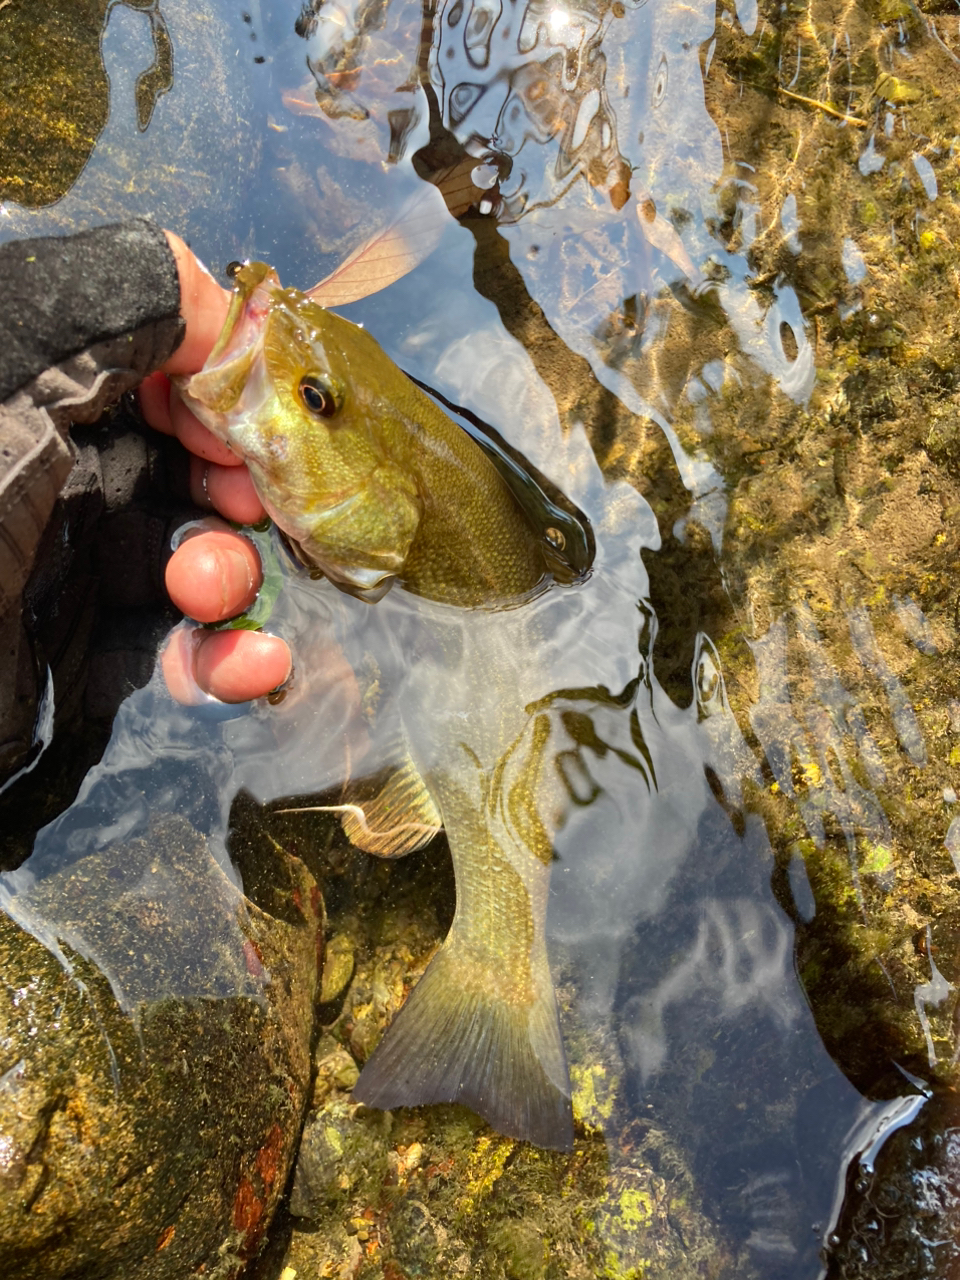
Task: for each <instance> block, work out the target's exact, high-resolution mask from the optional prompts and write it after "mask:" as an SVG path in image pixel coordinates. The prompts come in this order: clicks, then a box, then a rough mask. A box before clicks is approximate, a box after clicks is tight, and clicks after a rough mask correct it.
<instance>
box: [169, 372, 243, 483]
mask: <svg viewBox="0 0 960 1280" xmlns="http://www.w3.org/2000/svg"><path fill="white" fill-rule="evenodd" d="M170 422H171V425H172V427H173V432H174V435H175V436H176V437H177V439H178V440H179V441H180V443H181V444H182V445H183V446H184V448H185V449H189V450H190V452H191V453H195V454H196V455H197V457H198V458H206V460H207V462H216V463H219V465H220V466H221V467H239V466H242V465H243V459H242V458H238V457H237V455H236V454H235V453H233V452H232V450H231V449H230V448H229V447H228V446H227V445H226V444H224V442H223V441H222V440H220V439H218V438H217V437H216V436H215V435H214V434H213V432H212V431H211V430H210V429H209V428H208V427H205V426H204V425H203V423H202V422H201V421H200V419H199V418H198V417H197V416H196V414H195V413H193V412H192V411H191V410H190V409H188V408H187V406H186V405H185V404H184V402H183V401H182V400H181V398H180V396H179V394H178V393H177V390H176V388H172V389H171V393H170Z"/></svg>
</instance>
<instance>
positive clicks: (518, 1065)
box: [353, 938, 573, 1151]
mask: <svg viewBox="0 0 960 1280" xmlns="http://www.w3.org/2000/svg"><path fill="white" fill-rule="evenodd" d="M451 941H452V940H451V939H450V938H448V939H447V942H446V943H445V944H444V945H443V947H441V949H440V950H439V951H438V952H437V954H436V955H435V956H434V958H433V959H432V960H431V962H430V964H429V966H428V967H427V971H426V973H424V975H423V977H422V978H421V979H420V981H419V982H418V983H417V985H416V986H415V987H414V989H413V991H412V992H411V993H410V995H409V996H408V998H407V1002H406V1004H405V1005H404V1006H403V1008H402V1009H401V1010H400V1012H399V1013H398V1014H397V1016H396V1017H395V1018H394V1020H393V1022H392V1023H391V1024H390V1026H389V1027H388V1028H387V1030H386V1032H385V1034H384V1037H383V1039H382V1040H381V1042H380V1044H379V1045H378V1046H377V1048H376V1050H375V1051H374V1053H373V1054H372V1056H371V1057H370V1060H369V1061H368V1062H367V1064H366V1066H365V1067H364V1068H363V1071H362V1072H361V1073H360V1079H359V1080H358V1081H357V1084H356V1087H355V1088H354V1091H353V1096H354V1097H355V1098H356V1099H357V1101H358V1102H364V1103H366V1104H367V1105H369V1106H371V1107H383V1108H384V1109H385V1110H391V1109H392V1108H393V1107H418V1106H421V1105H424V1104H426V1103H430V1102H462V1103H463V1104H464V1105H465V1106H467V1107H469V1108H470V1109H471V1110H472V1111H476V1112H477V1114H478V1115H480V1116H482V1117H483V1118H484V1120H486V1121H487V1122H488V1124H490V1125H491V1126H492V1127H493V1128H494V1129H496V1130H498V1131H499V1132H500V1133H504V1134H506V1135H507V1136H508V1137H511V1138H522V1139H524V1140H525V1141H527V1142H532V1143H533V1144H534V1145H535V1146H538V1147H551V1148H553V1149H554V1150H557V1151H569V1150H570V1149H571V1148H572V1146H573V1113H572V1108H571V1105H570V1080H569V1076H568V1074H567V1064H566V1058H565V1057H564V1052H563V1043H562V1041H561V1039H560V1024H559V1020H558V1017H557V1006H556V1000H555V998H554V995H553V988H552V986H551V984H550V983H549V981H548V982H546V983H545V984H544V985H545V988H546V993H547V994H546V995H545V996H543V997H541V998H539V999H537V1000H535V1001H534V1003H533V1005H532V1006H531V1005H522V1004H518V1003H517V1002H516V1001H509V1000H507V999H502V998H500V997H498V996H497V995H496V994H494V992H493V991H492V990H491V988H494V989H495V986H496V983H495V982H490V983H477V982H476V981H475V978H476V974H475V973H473V974H471V973H470V972H469V971H468V972H467V974H466V978H467V981H466V982H465V981H464V977H465V974H464V969H463V966H462V964H460V963H458V961H457V959H456V952H455V943H454V945H453V946H451Z"/></svg>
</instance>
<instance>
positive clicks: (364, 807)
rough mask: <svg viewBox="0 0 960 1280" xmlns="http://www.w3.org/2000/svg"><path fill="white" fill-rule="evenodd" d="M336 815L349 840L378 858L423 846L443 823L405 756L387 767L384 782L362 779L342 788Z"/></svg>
mask: <svg viewBox="0 0 960 1280" xmlns="http://www.w3.org/2000/svg"><path fill="white" fill-rule="evenodd" d="M331 807H332V808H335V809H336V810H337V811H338V812H339V813H340V815H341V819H340V820H341V823H342V824H343V830H344V834H345V835H346V837H347V839H348V840H349V841H350V842H351V844H355V845H356V846H357V848H358V849H363V850H364V852H366V853H375V854H376V855H377V856H378V857H381V858H398V857H400V856H401V855H402V854H405V853H412V852H413V850H414V849H420V848H422V847H423V845H425V844H427V843H428V842H429V841H430V840H432V839H433V837H434V836H435V835H436V834H437V832H438V831H439V830H440V829H441V828H442V826H443V819H442V818H441V817H440V814H439V812H438V810H437V806H436V805H435V804H434V802H433V797H432V796H431V795H430V792H429V791H428V790H427V784H426V783H425V782H424V780H423V778H421V776H420V774H419V772H418V771H417V767H416V765H415V764H414V763H413V761H412V760H411V759H410V757H409V756H405V757H404V759H403V760H402V761H401V762H400V764H399V765H398V766H397V767H396V768H394V769H392V770H391V772H390V774H389V776H388V777H387V778H386V780H385V781H383V782H381V781H380V780H379V779H377V780H376V782H372V781H371V780H364V781H361V782H357V783H349V784H348V785H347V786H346V787H345V788H344V793H343V803H342V804H340V805H336V806H331Z"/></svg>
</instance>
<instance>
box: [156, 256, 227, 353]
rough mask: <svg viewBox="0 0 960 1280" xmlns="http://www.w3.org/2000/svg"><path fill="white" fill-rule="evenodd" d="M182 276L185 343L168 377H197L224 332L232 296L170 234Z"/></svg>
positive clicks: (182, 313) (182, 311)
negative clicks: (188, 374)
mask: <svg viewBox="0 0 960 1280" xmlns="http://www.w3.org/2000/svg"><path fill="white" fill-rule="evenodd" d="M166 237H167V240H168V241H169V244H170V248H171V249H172V250H173V256H174V258H175V259H176V262H177V271H178V273H179V276H180V314H181V315H182V316H183V318H184V320H186V322H187V331H186V334H185V335H184V339H183V342H181V344H180V346H179V347H178V348H177V349H176V351H175V352H174V353H173V355H172V356H171V357H170V359H169V360H168V361H167V363H166V364H165V365H164V371H165V372H166V373H196V371H197V370H198V369H199V368H201V366H202V365H203V363H204V361H205V360H206V358H207V356H208V355H209V354H210V351H211V349H212V348H213V345H214V343H215V342H216V340H217V338H218V337H219V335H220V330H221V329H222V328H223V322H224V320H226V318H227V310H228V309H229V306H230V294H229V293H228V292H227V290H226V289H222V288H221V287H220V285H218V284H217V282H216V280H214V278H213V276H212V275H211V274H210V272H209V271H208V270H207V268H206V267H205V266H204V265H203V263H202V262H201V261H200V260H199V258H196V257H195V256H194V255H193V253H191V251H190V250H189V249H188V248H187V246H186V245H185V244H184V243H183V241H182V240H181V239H180V237H179V236H175V235H174V234H173V233H172V232H171V231H168V232H166Z"/></svg>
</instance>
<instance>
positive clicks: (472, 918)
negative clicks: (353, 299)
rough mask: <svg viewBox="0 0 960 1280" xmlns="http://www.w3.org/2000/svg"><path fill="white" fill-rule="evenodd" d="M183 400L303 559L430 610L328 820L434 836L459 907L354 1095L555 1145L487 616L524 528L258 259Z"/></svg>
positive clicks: (364, 831)
mask: <svg viewBox="0 0 960 1280" xmlns="http://www.w3.org/2000/svg"><path fill="white" fill-rule="evenodd" d="M184 395H185V398H186V399H187V401H188V403H190V404H191V406H192V407H193V408H194V409H195V410H196V412H197V413H198V416H200V417H201V418H202V420H203V421H205V422H206V423H207V424H208V425H209V426H210V427H211V429H212V430H214V431H215V432H216V433H217V434H218V435H219V436H221V438H223V439H225V440H226V441H227V443H228V444H229V445H230V446H231V448H233V449H234V451H235V452H237V453H238V454H239V455H240V456H241V457H243V458H244V460H245V461H246V462H247V464H248V465H249V467H250V471H251V474H252V476H253V478H254V482H255V484H256V486H257V489H258V491H259V493H260V495H261V498H262V500H263V502H264V505H265V506H266V508H267V510H268V511H269V512H270V514H271V515H272V516H273V518H274V519H275V521H276V522H277V524H278V525H279V526H280V528H282V529H283V530H284V532H285V533H286V534H287V535H288V537H289V538H290V539H291V540H292V541H293V542H294V544H295V545H296V546H297V548H298V550H299V553H300V555H301V556H302V558H303V559H305V560H306V561H308V562H310V563H312V564H315V565H318V566H319V567H320V568H321V569H322V570H323V571H324V573H325V574H326V575H327V576H328V577H330V578H331V580H332V581H334V582H335V583H336V584H337V585H338V586H340V587H341V588H343V589H345V590H347V591H349V592H350V593H352V594H355V595H358V596H360V597H361V598H365V599H368V600H371V601H374V600H376V599H378V598H379V597H380V596H381V595H382V594H383V593H384V592H385V591H386V590H387V588H388V587H389V586H390V585H391V584H392V583H397V584H398V585H400V586H401V587H402V588H404V590H405V591H406V592H408V593H410V594H411V595H413V596H419V597H422V598H424V600H426V601H430V602H436V604H438V605H440V606H441V609H440V610H439V613H438V611H437V610H436V609H434V607H433V605H432V604H431V605H425V606H423V616H422V623H421V625H422V627H424V628H430V634H431V635H432V637H433V639H432V645H433V650H434V652H435V655H436V660H435V662H434V665H433V666H432V667H431V666H430V664H429V663H426V662H424V663H422V666H423V670H424V673H426V672H427V669H428V667H429V677H428V675H427V674H424V675H423V677H422V680H423V681H426V680H427V679H428V678H429V679H430V680H431V681H432V683H431V684H430V686H429V687H420V686H417V682H416V679H414V680H413V686H414V687H415V688H416V693H415V694H414V695H411V696H410V697H408V699H407V702H406V704H405V705H404V706H403V708H402V720H403V725H404V730H405V742H404V743H402V744H400V748H399V750H398V755H399V758H398V762H397V769H396V771H395V772H394V774H393V775H392V778H391V780H390V781H389V782H388V783H387V785H386V786H384V787H383V788H382V789H381V790H380V792H379V793H378V794H377V795H376V796H374V797H372V798H368V799H365V800H364V801H363V802H362V803H360V802H355V801H354V800H353V799H351V796H350V794H349V787H348V789H347V794H346V796H345V803H344V805H343V806H341V808H342V810H343V815H344V828H345V830H346V832H347V834H348V835H349V836H350V838H351V840H353V841H354V842H355V843H357V844H358V845H359V846H360V847H361V848H366V849H368V850H369V851H371V852H374V853H378V854H381V855H388V856H394V855H396V854H398V853H404V852H407V851H408V850H410V849H413V848H417V847H419V845H421V844H423V843H425V840H426V839H427V838H429V836H430V835H431V834H432V833H433V831H434V830H436V829H437V827H439V825H440V824H441V823H442V825H443V826H444V827H445V828H446V831H447V834H448V837H449V841H450V847H451V852H452V856H453V862H454V871H455V875H456V883H457V908H456V914H455V918H454V921H453V924H452V926H451V929H450V932H449V934H448V936H447V938H446V940H445V942H444V943H443V945H442V947H441V948H440V950H439V951H438V953H437V954H436V956H435V957H434V958H433V960H432V961H431V963H430V965H429V966H428V968H427V970H426V972H425V974H424V975H423V977H422V978H421V980H420V982H419V983H418V984H417V986H416V987H415V988H414V990H413V992H412V993H411V995H410V996H409V998H408V999H407V1002H406V1004H405V1005H404V1006H403V1008H402V1009H401V1010H400V1012H399V1013H398V1015H397V1016H396V1018H395V1019H394V1021H393V1023H392V1024H391V1026H390V1027H389V1028H388V1029H387V1032H386V1033H385V1035H384V1038H383V1040H382V1042H381V1044H380V1045H379V1046H378V1047H377V1049H376V1050H375V1052H374V1054H373V1055H372V1057H371V1058H370V1060H369V1061H368V1063H367V1064H366V1066H365V1067H364V1070H363V1072H362V1073H361V1076H360V1080H359V1082H358V1085H357V1087H356V1089H355V1096H356V1097H357V1098H358V1099H360V1100H362V1101H364V1102H367V1103H369V1104H371V1105H376V1106H382V1107H387V1108H389V1107H394V1106H401V1105H418V1104H421V1103H428V1102H441V1101H460V1102H463V1103H465V1104H466V1105H468V1106H470V1107H472V1108H473V1109H474V1110H476V1111H477V1112H478V1113H479V1114H481V1115H483V1116H484V1117H485V1118H486V1119H487V1120H489V1121H490V1123H491V1124H493V1125H494V1126H495V1127H496V1128H498V1129H500V1130H501V1131H503V1132H505V1133H508V1134H510V1135H512V1136H516V1137H519V1138H526V1139H529V1140H531V1141H533V1142H536V1143H538V1144H539V1145H542V1146H547V1147H559V1148H562V1149H568V1148H569V1147H570V1145H571V1143H572V1137H573V1129H572V1115H571V1107H570V1097H569V1095H570V1086H569V1080H568V1076H567V1068H566V1061H565V1057H564V1052H563V1046H562V1042H561V1038H560V1029H559V1022H558V1016H557V1008H556V1000H555V996H554V992H553V985H552V982H551V979H550V972H549V966H548V963H547V953H546V944H545V933H544V924H545V916H546V903H547V891H548V885H549V872H550V860H551V857H552V848H551V841H550V833H549V832H548V831H547V830H546V828H545V827H544V825H543V823H542V820H541V818H540V812H541V801H542V796H541V791H542V789H543V779H544V768H543V762H544V759H545V755H544V752H545V742H546V738H545V732H544V728H543V724H542V723H541V720H540V719H537V718H535V719H534V720H533V721H531V719H530V717H529V716H528V715H527V713H526V712H525V710H524V708H523V706H522V705H520V703H519V699H518V693H517V690H518V688H519V686H520V683H521V681H520V675H519V672H520V668H521V667H522V665H523V663H524V662H529V660H530V659H529V643H530V638H529V636H528V635H527V634H526V632H525V627H526V626H527V624H526V622H525V615H524V610H522V609H516V608H508V609H506V610H505V611H504V612H501V613H496V612H494V609H495V608H496V606H499V605H515V604H517V603H520V602H522V601H523V600H524V598H525V597H527V596H529V595H531V594H532V593H535V591H536V590H537V588H538V587H539V586H540V585H541V583H542V581H543V579H544V573H545V568H544V555H543V547H542V539H541V533H540V532H539V531H538V530H537V529H535V528H534V527H533V526H532V524H531V521H530V520H529V519H528V518H527V516H526V515H525V514H524V512H523V511H522V510H521V509H520V507H519V506H518V503H517V501H516V499H515V498H514V497H513V495H512V494H511V493H510V491H509V490H508V488H507V487H506V485H505V484H504V482H503V480H502V479H501V477H500V475H499V474H498V472H497V470H496V468H495V467H494V466H493V464H492V463H491V461H490V460H489V458H488V457H487V456H486V454H485V453H484V451H483V450H482V449H481V448H480V447H479V446H478V445H477V444H476V443H475V442H474V441H473V440H472V439H470V437H469V436H468V435H467V434H466V433H465V432H464V431H462V430H461V429H460V428H459V427H458V426H457V425H456V424H455V423H454V422H452V421H451V420H450V419H449V418H448V417H447V416H446V415H445V414H444V413H443V412H442V411H441V410H440V409H439V408H438V407H437V405H436V404H435V403H434V402H433V401H432V400H431V399H430V398H429V397H428V396H426V395H425V394H424V393H423V392H422V391H420V390H419V388H417V387H416V386H414V385H413V384H412V383H411V382H410V380H409V379H408V378H406V377H405V376H404V375H403V374H402V373H401V372H400V371H399V370H398V369H397V368H396V366H394V365H393V364H392V363H391V362H390V361H389V359H388V358H387V357H386V356H385V355H384V353H383V352H382V351H381V350H380V348H379V347H378V346H377V344H376V343H375V341H374V340H373V338H371V337H370V335H369V334H367V333H366V332H365V331H364V330H362V329H359V328H358V327H357V326H355V325H352V324H350V323H349V322H347V321H345V320H343V319H342V318H341V317H338V316H335V315H332V314H331V313H330V312H327V311H325V310H323V309H322V308H320V307H318V306H317V305H316V304H314V303H312V302H311V301H310V300H309V299H307V298H306V297H304V296H303V295H301V294H298V293H297V292H296V291H295V290H285V289H282V288H281V286H280V284H279V282H278V281H277V279H276V276H275V275H274V273H273V272H272V271H271V270H270V269H269V268H267V267H265V266H263V265H262V264H251V265H249V266H247V267H245V268H243V269H242V270H241V271H240V273H239V275H238V277H237V289H236V292H235V295H234V300H233V304H232V307H231V312H230V316H229V317H228V320H227V324H226V326H225V328H224V332H223V334H222V336H221V338H220V340H219V342H218V344H217V346H216V347H215V349H214V351H213V353H212V354H211V357H210V360H209V361H208V362H207V365H206V366H205V367H204V369H203V370H202V371H201V372H200V373H199V374H197V375H195V376H194V377H193V378H192V379H190V380H189V381H187V382H186V383H185V387H184ZM450 605H454V606H459V608H457V609H455V610H449V609H448V610H447V611H446V612H445V613H444V609H443V606H450ZM445 672H446V673H447V674H446V677H445V676H444V673H445ZM414 674H416V673H414Z"/></svg>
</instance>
